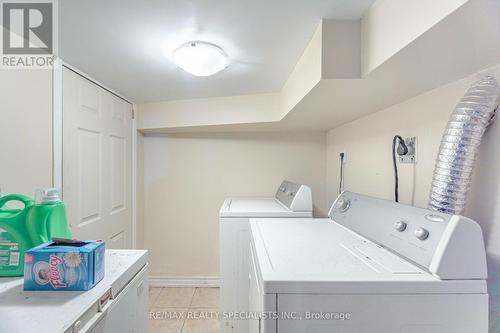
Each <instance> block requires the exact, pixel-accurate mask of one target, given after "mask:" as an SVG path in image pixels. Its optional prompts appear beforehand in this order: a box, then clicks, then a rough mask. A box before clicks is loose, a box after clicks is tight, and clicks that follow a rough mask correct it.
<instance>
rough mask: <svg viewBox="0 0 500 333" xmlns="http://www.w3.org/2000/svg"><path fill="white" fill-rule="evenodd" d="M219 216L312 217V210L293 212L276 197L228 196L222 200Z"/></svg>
mask: <svg viewBox="0 0 500 333" xmlns="http://www.w3.org/2000/svg"><path fill="white" fill-rule="evenodd" d="M219 214H220V217H312V212H310V211H309V212H294V211H292V210H291V209H289V208H288V207H286V206H285V205H283V204H282V203H281V202H280V201H279V200H277V199H276V198H266V197H255V198H229V199H226V200H224V203H223V204H222V207H221V209H220V211H219Z"/></svg>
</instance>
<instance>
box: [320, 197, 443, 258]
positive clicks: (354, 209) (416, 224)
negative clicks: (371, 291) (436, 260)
mask: <svg viewBox="0 0 500 333" xmlns="http://www.w3.org/2000/svg"><path fill="white" fill-rule="evenodd" d="M329 216H330V218H331V219H332V220H333V221H335V222H337V223H339V224H342V225H343V226H345V227H347V228H349V229H351V230H352V231H354V232H356V233H358V234H360V235H362V236H363V237H365V238H368V239H370V240H372V241H374V242H376V243H378V244H380V245H382V246H384V247H387V248H389V249H391V250H392V251H395V252H397V253H400V254H401V255H402V256H404V257H406V258H408V259H411V260H412V261H414V262H416V263H418V264H420V265H422V266H425V267H428V266H429V265H430V262H431V260H432V257H433V255H434V252H435V251H436V248H437V245H438V243H439V241H440V239H441V236H442V235H443V232H444V230H445V229H446V226H447V225H448V223H449V221H450V219H451V215H447V214H442V213H439V212H434V211H430V210H427V209H422V208H417V207H412V206H408V205H404V204H400V203H396V202H393V201H388V200H382V199H377V198H372V197H368V196H364V195H360V194H356V193H352V192H347V191H346V192H343V193H342V194H341V195H340V196H339V197H338V198H337V200H335V202H334V203H333V205H332V208H331V210H330V213H329Z"/></svg>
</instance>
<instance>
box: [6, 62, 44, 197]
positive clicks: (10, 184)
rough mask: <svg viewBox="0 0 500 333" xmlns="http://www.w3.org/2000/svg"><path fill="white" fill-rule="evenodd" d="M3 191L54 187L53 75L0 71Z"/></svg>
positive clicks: (15, 191)
mask: <svg viewBox="0 0 500 333" xmlns="http://www.w3.org/2000/svg"><path fill="white" fill-rule="evenodd" d="M0 116H1V118H0V119H1V120H0V142H2V149H1V151H2V158H1V159H0V188H1V189H2V194H7V193H22V194H26V195H29V196H32V195H33V194H34V191H35V189H36V188H40V187H48V186H52V72H51V71H50V70H0Z"/></svg>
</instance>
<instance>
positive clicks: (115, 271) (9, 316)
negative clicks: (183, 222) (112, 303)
mask: <svg viewBox="0 0 500 333" xmlns="http://www.w3.org/2000/svg"><path fill="white" fill-rule="evenodd" d="M105 260H106V263H105V265H106V272H105V277H104V279H103V280H101V282H99V283H98V284H97V285H96V286H95V287H94V288H93V289H91V290H89V291H23V278H22V277H20V278H0V332H2V333H3V332H5V333H18V332H19V333H37V332H41V333H42V332H43V333H59V332H64V331H65V330H66V329H67V328H68V327H69V326H70V325H72V324H73V323H74V322H75V321H76V320H77V319H78V318H79V317H80V316H81V315H82V314H83V313H84V312H85V311H86V310H87V309H88V308H89V307H91V306H92V305H93V304H94V303H95V302H96V301H98V300H99V299H100V297H101V296H102V295H103V294H104V293H105V292H106V291H108V290H110V289H111V292H112V295H116V294H118V293H119V292H120V290H121V289H122V288H123V287H124V286H126V285H127V283H128V282H129V281H130V280H131V279H132V278H133V277H134V276H135V275H136V274H137V272H139V271H140V270H141V268H142V267H144V266H145V265H146V263H147V251H146V250H106V259H105Z"/></svg>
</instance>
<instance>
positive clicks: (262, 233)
mask: <svg viewBox="0 0 500 333" xmlns="http://www.w3.org/2000/svg"><path fill="white" fill-rule="evenodd" d="M250 221H251V223H250V224H251V231H252V247H253V249H254V251H255V255H256V261H257V264H258V269H259V274H260V279H261V282H262V285H263V286H262V287H263V289H264V292H265V293H319V292H323V293H336V294H346V293H347V294H351V293H353V294H356V293H363V294H371V293H384V294H394V293H396V294H400V293H457V292H460V293H486V284H485V281H482V280H470V281H469V280H440V279H439V278H437V277H435V276H433V275H431V274H430V273H429V272H427V271H425V270H423V269H421V268H420V267H418V266H416V265H414V264H412V263H410V262H408V261H406V260H404V259H403V258H401V257H399V256H397V255H395V254H394V253H392V252H390V251H388V250H386V249H385V248H383V247H381V246H379V245H377V244H375V243H373V242H371V241H369V240H367V239H365V238H363V237H361V236H359V235H358V234H356V233H354V232H352V231H351V230H349V229H347V228H345V227H343V226H341V225H340V224H337V223H335V222H333V221H331V220H330V219H307V218H302V219H290V218H289V219H279V218H275V219H261V218H256V219H251V220H250Z"/></svg>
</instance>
